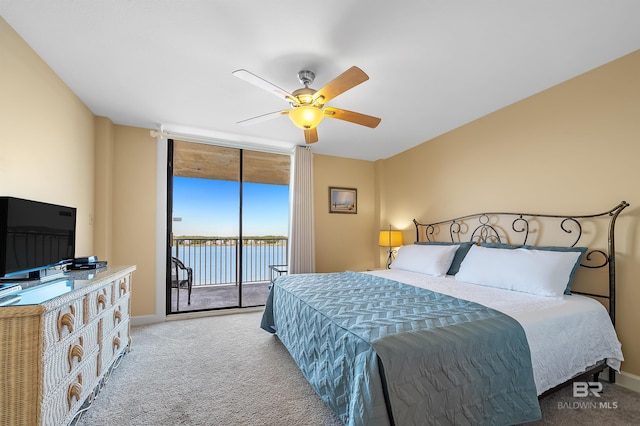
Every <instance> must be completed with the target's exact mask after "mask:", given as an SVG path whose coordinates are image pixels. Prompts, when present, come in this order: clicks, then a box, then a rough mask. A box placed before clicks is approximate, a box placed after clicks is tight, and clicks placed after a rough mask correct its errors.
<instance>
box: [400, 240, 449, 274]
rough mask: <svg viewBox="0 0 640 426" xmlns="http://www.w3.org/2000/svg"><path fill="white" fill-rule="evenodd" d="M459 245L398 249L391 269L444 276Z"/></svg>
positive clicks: (418, 246) (403, 247)
mask: <svg viewBox="0 0 640 426" xmlns="http://www.w3.org/2000/svg"><path fill="white" fill-rule="evenodd" d="M458 247H460V246H459V245H451V246H439V245H438V246H423V245H415V244H414V245H407V246H402V247H400V248H399V249H398V255H397V256H396V259H395V260H394V261H393V263H392V264H391V269H402V270H405V271H411V272H419V273H421V274H427V275H434V276H436V277H442V276H444V275H445V274H446V273H447V271H448V270H449V267H450V266H451V262H453V257H454V256H455V255H456V250H458Z"/></svg>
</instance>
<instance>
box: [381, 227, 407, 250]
mask: <svg viewBox="0 0 640 426" xmlns="http://www.w3.org/2000/svg"><path fill="white" fill-rule="evenodd" d="M378 244H379V245H380V246H381V247H400V246H401V245H402V232H401V231H390V230H386V231H380V238H379V240H378Z"/></svg>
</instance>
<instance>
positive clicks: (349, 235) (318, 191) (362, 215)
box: [313, 154, 378, 272]
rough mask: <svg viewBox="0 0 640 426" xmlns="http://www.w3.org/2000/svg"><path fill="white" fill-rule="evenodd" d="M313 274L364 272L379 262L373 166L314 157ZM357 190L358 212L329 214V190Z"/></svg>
mask: <svg viewBox="0 0 640 426" xmlns="http://www.w3.org/2000/svg"><path fill="white" fill-rule="evenodd" d="M313 174H314V179H313V181H314V183H313V184H314V187H313V191H314V200H313V202H314V215H315V217H314V219H315V239H316V245H315V247H316V272H336V271H345V270H351V271H364V270H366V269H368V268H371V267H373V266H374V264H375V262H376V260H377V259H378V246H377V236H376V231H377V222H376V220H375V219H376V217H377V216H376V199H375V185H374V182H375V167H374V163H372V162H370V161H362V160H351V159H346V158H340V157H331V156H327V155H319V154H314V156H313ZM330 186H334V187H340V188H356V189H357V191H358V192H357V197H358V200H357V201H358V213H357V214H346V213H344V214H343V213H329V187H330Z"/></svg>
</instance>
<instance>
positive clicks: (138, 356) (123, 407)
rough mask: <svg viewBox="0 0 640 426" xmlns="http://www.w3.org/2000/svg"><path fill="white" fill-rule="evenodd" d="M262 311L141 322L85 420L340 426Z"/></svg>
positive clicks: (630, 409) (549, 414)
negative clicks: (266, 325) (265, 326)
mask: <svg viewBox="0 0 640 426" xmlns="http://www.w3.org/2000/svg"><path fill="white" fill-rule="evenodd" d="M261 315H262V314H261V312H251V313H241V314H232V315H223V316H215V317H206V318H197V319H189V320H180V321H170V322H166V323H161V324H154V325H149V326H143V327H134V328H133V329H132V336H133V348H132V351H131V352H130V353H129V354H128V355H127V356H126V357H124V359H123V361H122V363H121V365H120V367H119V368H118V369H116V370H115V371H114V373H113V374H112V376H111V378H110V380H109V382H108V383H107V385H106V387H105V388H104V389H103V391H102V392H101V393H100V395H99V396H98V399H97V400H96V401H95V403H94V404H93V406H92V407H91V408H90V409H89V410H88V411H87V412H86V413H85V414H84V416H83V417H82V418H81V419H80V421H79V422H78V423H77V425H78V426H95V425H105V426H109V425H114V426H115V425H140V426H143V425H153V426H156V425H162V426H172V425H234V426H235V425H274V426H275V425H296V426H297V425H305V426H306V425H334V426H338V425H341V424H342V423H341V422H340V420H339V419H338V418H337V417H335V416H334V415H333V414H332V413H331V412H330V411H329V410H328V409H327V407H326V406H325V404H324V403H323V402H322V401H321V400H320V399H319V398H318V396H317V395H316V394H315V393H314V391H313V389H311V387H310V386H309V384H308V383H307V382H306V380H305V379H304V377H303V376H302V373H301V372H300V370H299V369H298V367H297V366H296V365H295V363H294V362H293V360H292V359H291V357H290V356H289V353H288V352H287V350H286V349H285V348H284V346H282V344H281V343H280V341H279V340H278V338H277V337H274V336H272V335H270V334H269V333H267V332H265V331H263V330H261V329H260V328H259V323H260V318H261ZM578 402H579V403H583V408H579V407H577V406H576V405H575V403H578ZM590 402H593V403H594V404H596V407H593V406H592V405H591V404H590ZM601 402H603V403H607V406H609V407H611V408H603V407H604V406H601V405H600V403H601ZM614 403H615V404H614ZM541 406H542V410H543V420H542V421H540V422H536V424H541V425H573V424H582V425H603V424H607V425H632V424H640V394H637V393H635V392H632V391H629V390H627V389H624V388H622V387H619V386H615V385H608V384H605V388H604V394H603V396H602V397H601V398H599V399H598V400H595V399H594V398H573V397H572V396H571V389H570V388H568V389H566V390H564V391H562V392H560V393H557V394H555V395H553V396H551V397H548V398H545V399H544V400H542V402H541ZM614 406H615V407H616V408H613V407H614Z"/></svg>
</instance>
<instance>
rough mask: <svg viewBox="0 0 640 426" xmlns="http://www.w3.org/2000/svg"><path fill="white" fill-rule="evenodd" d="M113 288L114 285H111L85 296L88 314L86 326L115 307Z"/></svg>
mask: <svg viewBox="0 0 640 426" xmlns="http://www.w3.org/2000/svg"><path fill="white" fill-rule="evenodd" d="M113 288H114V286H113V283H110V284H108V285H105V286H104V287H102V288H101V289H99V290H96V291H92V292H91V293H89V294H86V295H85V296H84V305H85V312H86V314H87V317H86V319H85V323H86V324H88V323H90V322H91V321H93V320H94V319H95V318H96V317H98V316H100V315H101V314H102V313H103V312H104V311H106V310H108V309H109V308H110V307H111V306H113V297H114V293H113Z"/></svg>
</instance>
